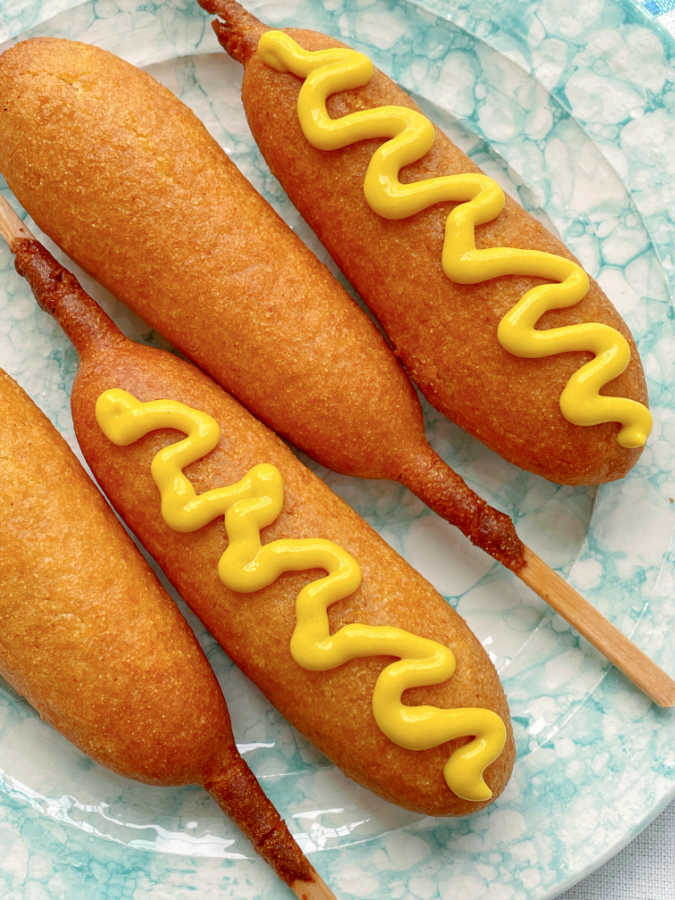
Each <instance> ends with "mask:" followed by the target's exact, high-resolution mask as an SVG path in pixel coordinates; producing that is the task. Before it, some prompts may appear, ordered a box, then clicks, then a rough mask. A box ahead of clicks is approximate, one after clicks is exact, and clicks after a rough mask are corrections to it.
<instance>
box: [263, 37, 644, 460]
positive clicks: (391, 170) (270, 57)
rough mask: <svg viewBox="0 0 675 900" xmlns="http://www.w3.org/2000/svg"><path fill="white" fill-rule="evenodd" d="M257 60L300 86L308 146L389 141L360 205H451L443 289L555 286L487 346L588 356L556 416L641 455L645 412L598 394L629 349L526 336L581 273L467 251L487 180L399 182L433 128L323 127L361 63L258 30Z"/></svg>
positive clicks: (361, 119)
mask: <svg viewBox="0 0 675 900" xmlns="http://www.w3.org/2000/svg"><path fill="white" fill-rule="evenodd" d="M258 53H259V55H260V56H261V58H262V59H263V61H264V62H265V63H266V64H267V65H268V66H270V67H271V68H274V69H276V70H277V71H279V72H287V71H290V72H292V73H293V74H294V75H297V76H298V77H300V78H304V79H305V83H304V84H303V86H302V88H301V89H300V95H299V97H298V115H299V118H300V125H301V128H302V131H303V133H304V135H305V137H306V138H307V140H308V141H309V143H310V144H312V145H313V146H314V147H317V148H319V149H321V150H338V149H342V148H344V147H346V146H348V145H349V144H352V143H355V142H356V141H362V140H367V139H370V138H385V137H386V138H390V140H388V141H387V142H386V143H384V144H383V145H382V146H380V147H379V148H378V149H377V150H376V151H375V153H374V154H373V156H372V159H371V161H370V164H369V165H368V169H367V172H366V177H365V182H364V192H365V196H366V201H367V203H368V205H369V206H370V207H371V208H372V209H373V210H374V211H375V212H376V213H378V214H379V215H381V216H383V217H384V218H388V219H402V218H406V217H408V216H411V215H414V214H415V213H418V212H421V211H422V210H424V209H426V208H427V207H429V206H431V205H433V204H435V203H441V202H444V201H453V202H457V203H458V204H459V205H458V206H457V207H455V209H453V210H452V212H451V213H450V214H449V215H448V218H447V221H446V229H445V241H444V245H443V255H442V263H443V270H444V272H445V274H446V275H447V277H448V278H449V279H450V280H451V281H455V282H458V283H460V284H476V283H478V282H481V281H487V280H489V279H491V278H497V277H499V276H501V275H531V276H537V277H539V278H552V279H555V280H556V281H557V282H559V283H557V284H544V285H539V286H537V287H534V288H532V289H531V290H529V291H527V292H526V293H525V294H524V295H523V296H522V297H521V299H520V300H519V301H518V303H517V304H516V305H515V306H514V307H513V308H512V309H511V310H510V311H509V312H508V313H507V314H506V315H505V316H504V317H503V318H502V320H501V321H500V323H499V327H498V331H497V338H498V340H499V342H500V344H501V345H502V346H503V347H504V348H505V349H506V350H508V351H509V352H510V353H513V354H514V355H515V356H520V357H529V358H538V357H544V356H551V355H553V354H556V353H565V352H570V351H574V350H584V351H590V352H592V353H594V354H595V357H594V359H592V360H591V361H590V362H588V363H586V364H585V365H583V366H582V367H581V368H580V369H579V370H578V371H577V372H575V373H574V375H572V377H571V378H570V379H569V381H568V382H567V385H566V386H565V388H564V390H563V392H562V394H561V397H560V409H561V412H562V414H563V416H564V417H565V418H566V419H567V420H568V421H570V422H572V423H573V424H575V425H585V426H587V425H598V424H600V423H601V422H619V423H621V424H622V426H623V427H622V428H621V429H620V431H619V433H618V435H617V440H618V442H619V443H620V444H621V445H622V446H623V447H641V446H642V445H643V444H644V443H645V441H646V439H647V436H648V434H649V432H650V431H651V415H650V413H649V410H648V409H647V408H646V407H645V406H644V405H643V404H641V403H638V402H637V401H635V400H630V399H628V398H625V397H610V396H602V395H600V394H599V391H600V389H601V388H602V387H604V385H606V384H607V383H608V382H610V381H612V380H613V379H614V378H616V377H617V376H618V375H620V374H621V372H623V371H624V369H625V368H626V366H627V365H628V363H629V361H630V347H629V345H628V342H627V341H626V339H625V338H624V337H623V335H621V334H620V333H619V332H618V331H616V330H615V329H614V328H611V327H610V326H609V325H603V324H600V323H597V322H589V323H585V324H582V325H571V326H565V327H562V328H551V329H547V330H545V331H538V330H536V329H535V325H536V323H537V321H538V320H539V318H540V317H541V316H542V315H543V314H544V313H545V312H546V311H547V310H551V309H561V308H564V307H568V306H574V305H575V304H576V303H579V302H580V301H581V299H582V298H583V297H584V296H585V295H586V293H587V291H588V287H589V282H588V276H587V275H586V273H585V272H584V271H583V269H581V267H580V266H578V265H577V264H576V263H574V262H572V261H571V260H568V259H565V258H564V257H561V256H556V255H554V254H552V253H544V252H542V251H539V250H523V249H516V248H511V247H491V248H488V249H481V250H479V249H477V248H476V241H475V227H476V225H482V224H484V223H486V222H490V221H492V219H495V218H496V217H497V216H498V215H499V213H500V212H501V211H502V209H503V207H504V202H505V199H504V193H503V191H502V189H501V188H500V187H499V185H498V184H497V183H496V182H495V181H493V180H492V179H491V178H488V177H487V175H482V174H477V173H465V174H461V175H446V176H441V177H438V178H428V179H423V180H420V181H415V182H412V183H407V184H403V183H401V182H400V181H399V177H398V176H399V172H400V170H401V168H403V167H404V166H406V165H409V164H410V163H413V162H415V161H417V160H418V159H420V158H421V157H422V156H424V155H425V154H426V153H427V152H428V151H429V149H430V148H431V145H432V143H433V140H434V128H433V125H432V124H431V122H430V121H429V120H428V119H427V118H426V117H425V116H423V115H422V114H421V113H419V112H417V111H416V110H412V109H408V108H407V107H403V106H381V107H378V108H376V109H368V110H361V111H359V112H354V113H350V114H349V115H345V116H342V117H341V118H339V119H331V118H330V117H329V115H328V111H327V109H326V99H327V97H328V96H329V95H331V94H334V93H337V92H339V91H346V90H351V89H353V88H357V87H361V86H363V85H365V84H367V83H368V82H369V81H370V79H371V77H372V74H373V64H372V62H371V61H370V60H369V59H368V57H366V56H364V55H363V54H361V53H358V52H356V51H355V50H349V49H346V48H334V49H328V50H318V51H307V50H304V49H303V48H302V47H301V46H300V45H299V44H298V43H297V42H296V41H294V40H293V39H292V38H291V37H289V36H288V35H286V34H284V33H283V32H281V31H267V32H265V33H264V34H263V35H262V36H261V38H260V40H259V43H258Z"/></svg>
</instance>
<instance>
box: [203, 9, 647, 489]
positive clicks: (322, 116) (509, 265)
mask: <svg viewBox="0 0 675 900" xmlns="http://www.w3.org/2000/svg"><path fill="white" fill-rule="evenodd" d="M200 2H201V5H202V6H203V7H204V8H205V9H207V10H208V11H210V12H215V13H217V14H219V15H222V16H224V18H225V21H224V22H223V21H216V22H215V23H214V28H215V31H216V34H217V35H218V38H219V40H220V42H221V44H222V45H223V47H224V48H225V49H226V50H227V51H228V53H230V55H231V56H233V57H234V58H235V59H238V60H239V61H240V62H242V63H243V64H244V68H245V71H244V81H243V86H242V98H243V102H244V107H245V110H246V115H247V117H248V121H249V124H250V126H251V130H252V132H253V135H254V137H255V139H256V141H257V143H258V146H259V147H260V149H261V151H262V153H263V155H264V157H265V158H266V160H267V162H268V163H269V166H270V168H271V170H272V172H273V173H274V174H275V175H276V176H277V178H278V179H279V180H280V182H281V184H282V186H283V187H284V189H285V190H286V191H287V193H288V195H289V197H290V199H291V200H292V201H293V202H294V203H295V205H296V206H297V207H298V209H299V211H300V212H301V213H302V215H303V216H304V217H305V218H306V220H307V221H308V222H309V224H310V225H311V226H312V227H313V228H314V229H315V231H316V232H317V234H318V236H319V237H320V239H321V240H322V241H323V243H324V244H325V246H326V247H327V249H328V251H329V253H331V255H332V256H333V258H334V259H335V260H336V262H337V263H338V265H339V266H340V268H341V269H342V271H343V272H344V273H345V275H346V276H347V278H348V279H349V280H350V281H351V282H352V284H353V285H354V286H355V288H356V289H357V290H358V291H359V293H360V294H361V296H362V297H363V299H364V300H365V302H366V303H367V304H368V305H369V306H370V307H371V309H372V310H373V312H374V313H375V315H376V316H377V317H378V319H379V321H380V323H381V324H382V326H383V328H384V330H385V332H386V333H387V335H388V336H389V338H390V340H391V341H392V343H393V345H394V347H395V349H396V352H397V353H398V354H399V355H400V357H401V359H402V361H403V363H404V364H405V366H406V368H407V369H408V372H409V373H410V375H411V377H412V378H413V380H414V381H415V382H416V383H417V385H418V386H419V387H420V389H421V391H422V392H423V393H424V395H425V396H426V397H427V399H428V400H429V401H430V402H431V403H432V404H433V405H434V406H436V407H437V408H438V409H439V410H440V411H441V412H443V413H444V414H446V415H447V416H448V417H449V418H451V419H453V421H455V422H457V423H458V424H459V425H461V426H462V427H463V428H465V429H466V430H468V431H470V432H471V433H472V434H474V435H476V436H477V437H478V438H480V440H482V441H483V442H484V443H486V444H487V445H488V446H489V447H491V448H492V449H493V450H495V451H496V452H498V453H500V454H501V455H502V456H504V457H505V458H506V459H508V460H510V461H511V462H513V463H515V464H516V465H518V466H521V467H522V468H525V469H529V470H530V471H532V472H535V473H537V474H539V475H543V476H544V477H545V478H548V479H550V480H552V481H557V482H561V483H566V484H580V483H599V482H603V481H609V480H612V479H616V478H620V477H621V476H622V475H624V474H625V473H626V472H627V471H628V469H629V468H630V467H631V466H632V465H633V464H634V463H635V461H636V460H637V458H638V456H639V454H640V452H641V447H642V445H643V444H644V441H645V439H646V436H647V434H648V433H649V428H650V427H651V426H650V421H651V420H650V417H649V413H648V411H647V410H646V408H645V406H644V404H645V403H646V388H645V381H644V376H643V373H642V368H641V365H640V360H639V357H638V354H637V351H636V348H635V345H634V343H633V340H632V338H631V335H630V332H629V331H628V328H627V326H626V325H625V323H624V322H623V321H622V320H621V317H620V316H619V314H618V313H617V312H616V310H615V309H614V308H613V306H612V305H611V303H610V301H609V300H608V299H607V298H606V297H605V295H604V294H603V293H602V291H601V290H600V288H599V287H598V285H597V284H596V283H594V282H592V281H591V282H590V284H589V280H588V278H587V276H586V275H585V273H584V272H583V270H582V269H581V268H580V267H579V266H578V265H577V264H576V262H575V261H574V260H573V257H572V255H571V254H570V253H569V251H568V250H567V249H566V248H565V247H564V246H563V245H562V244H561V243H560V241H558V240H557V239H556V238H554V237H553V236H552V235H551V234H550V233H549V232H547V231H546V229H545V228H544V227H543V226H541V225H540V224H539V223H537V222H536V220H534V219H533V218H532V217H531V216H529V215H528V214H527V213H525V211H524V210H523V209H522V208H521V207H520V206H519V204H517V203H516V202H515V201H513V200H512V199H511V198H509V197H506V198H505V200H504V197H503V194H502V192H501V189H500V188H499V187H498V186H497V185H496V183H494V182H492V181H491V180H490V179H488V178H487V176H484V175H482V173H480V170H479V169H478V168H477V167H476V166H475V165H474V164H473V163H472V162H471V160H470V159H468V157H466V156H465V155H464V154H463V153H462V152H461V151H460V150H458V149H457V148H456V147H455V146H454V145H453V144H451V143H450V141H449V140H448V139H447V138H446V137H445V135H444V134H442V133H441V132H440V131H439V130H438V129H434V128H433V127H432V126H431V123H429V121H428V120H426V119H425V118H424V116H422V114H421V112H419V110H418V108H417V107H416V106H415V104H414V103H413V102H412V100H411V99H410V97H409V96H408V95H407V94H405V93H404V91H402V90H401V89H400V88H398V87H397V86H396V85H395V84H394V83H393V82H392V81H391V80H390V79H389V78H387V77H386V76H385V75H384V74H383V73H382V72H379V71H375V72H374V73H372V67H370V66H369V62H368V61H367V60H366V58H365V57H363V56H362V55H361V54H356V53H354V52H353V51H348V50H342V51H338V52H337V53H336V52H333V54H332V55H331V56H330V57H329V56H325V55H324V57H320V56H318V55H316V54H314V55H312V54H311V53H306V52H305V51H306V50H309V51H316V50H320V49H323V50H327V49H328V48H338V47H340V48H342V47H344V45H343V44H340V43H339V42H338V41H335V40H333V39H332V38H329V37H326V36H324V35H321V34H316V33H314V32H308V31H301V30H289V31H288V32H287V33H286V34H287V37H286V38H284V37H283V35H282V34H281V33H278V34H279V35H280V37H279V38H277V37H276V36H272V35H268V36H267V37H266V38H265V39H263V41H261V42H260V47H261V48H262V46H263V44H264V49H261V50H260V51H259V52H256V51H257V48H258V46H259V40H260V38H261V36H262V35H263V34H264V33H265V31H266V29H265V26H263V25H262V24H261V23H260V22H259V21H258V20H257V19H255V18H254V17H253V16H251V15H249V14H248V13H246V12H245V11H244V10H243V9H242V8H241V6H240V5H239V4H238V3H236V2H234V0H200ZM276 34H277V33H275V35H276ZM267 38H270V40H269V41H268V40H267ZM289 38H292V40H289ZM293 55H294V60H293V62H291V56H293ZM338 69H340V71H341V74H338ZM310 72H311V73H312V74H311V79H310V78H309V75H310ZM359 73H361V74H359ZM296 76H297V77H296ZM303 84H304V85H305V86H304V87H303ZM301 88H302V91H303V93H302V95H300V91H301ZM326 96H328V99H327V101H326V99H325V97H326ZM301 98H302V99H301ZM326 102H327V105H326ZM299 103H300V104H301V106H300V107H299V106H298V104H299ZM303 104H305V105H304V107H303ZM310 106H311V109H310ZM301 107H302V108H301ZM299 109H300V115H298V110H299ZM328 116H330V119H329V118H328ZM385 138H392V140H390V141H389V142H388V143H387V144H386V146H382V147H381V149H378V148H379V147H380V145H381V144H382V141H383V140H384V139H385ZM371 160H372V162H371ZM401 166H405V174H404V176H403V178H402V181H401V182H400V181H399V180H398V169H399V168H400V167H401ZM366 173H368V174H366ZM462 173H466V174H462ZM441 176H442V177H441ZM448 176H449V177H448ZM364 179H365V192H364ZM452 201H455V202H456V201H465V202H463V203H462V204H461V206H459V207H457V206H455V207H453V206H452V205H451V204H452ZM469 201H470V202H469ZM500 204H503V210H502V211H500V209H501V207H500ZM449 213H450V215H449ZM446 220H447V223H446ZM444 230H445V235H446V236H445V243H444V237H443V234H444ZM474 232H475V235H474ZM474 240H475V243H474ZM497 245H499V246H498V247H497ZM476 247H478V250H476ZM515 248H524V250H516V249H515ZM533 251H536V252H533ZM441 263H442V265H441ZM533 276H535V277H533ZM547 281H549V282H560V284H554V285H551V284H546V282H547ZM519 298H522V299H521V301H520V303H518V305H517V306H516V305H515V304H516V303H517V301H518V300H519ZM582 298H583V299H582ZM579 301H580V302H579ZM570 304H573V305H570ZM563 306H565V307H569V308H565V309H563V308H562V307H563ZM580 323H584V324H583V325H581V324H580ZM589 323H596V324H593V325H591V324H589ZM535 325H536V326H537V328H536V329H535V328H534V326H535ZM570 326H575V327H570ZM551 354H554V355H551ZM582 366H583V367H584V368H583V369H582ZM622 369H623V371H622ZM606 382H608V383H606ZM600 389H602V394H601V395H599V394H598V391H599V390H600ZM610 398H611V399H610ZM615 398H616V399H615ZM619 398H620V399H619Z"/></svg>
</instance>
